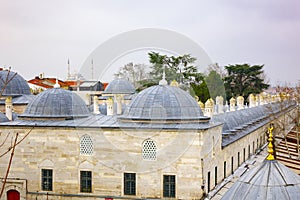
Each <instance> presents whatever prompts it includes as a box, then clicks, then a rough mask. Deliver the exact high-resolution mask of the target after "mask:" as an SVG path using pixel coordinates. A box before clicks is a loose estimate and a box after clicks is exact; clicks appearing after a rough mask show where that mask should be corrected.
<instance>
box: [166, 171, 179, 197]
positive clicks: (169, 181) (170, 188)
mask: <svg viewBox="0 0 300 200" xmlns="http://www.w3.org/2000/svg"><path fill="white" fill-rule="evenodd" d="M175 195H176V178H175V175H164V178H163V196H164V197H175Z"/></svg>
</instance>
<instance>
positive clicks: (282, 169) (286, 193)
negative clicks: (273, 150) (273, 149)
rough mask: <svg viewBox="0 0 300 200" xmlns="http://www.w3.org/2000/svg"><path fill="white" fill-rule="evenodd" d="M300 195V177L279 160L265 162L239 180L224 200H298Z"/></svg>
mask: <svg viewBox="0 0 300 200" xmlns="http://www.w3.org/2000/svg"><path fill="white" fill-rule="evenodd" d="M299 195H300V176H299V175H298V174H296V173H295V172H293V171H292V170H290V169H289V168H287V167H286V166H284V165H283V164H281V163H279V162H278V161H277V160H265V161H264V162H263V163H262V164H261V165H259V166H256V167H255V168H253V169H251V170H250V171H249V172H247V173H246V174H245V175H243V176H242V177H241V178H239V179H238V180H237V181H236V182H235V183H234V184H233V186H232V187H230V189H229V190H228V191H227V192H226V193H225V194H224V195H223V197H222V200H227V199H228V200H240V199H244V200H252V199H257V200H260V199H261V200H265V199H287V200H298V199H299Z"/></svg>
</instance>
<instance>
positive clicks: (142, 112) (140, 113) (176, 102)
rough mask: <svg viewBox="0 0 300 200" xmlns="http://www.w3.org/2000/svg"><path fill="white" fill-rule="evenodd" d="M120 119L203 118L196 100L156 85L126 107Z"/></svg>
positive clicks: (178, 89) (181, 92)
mask: <svg viewBox="0 0 300 200" xmlns="http://www.w3.org/2000/svg"><path fill="white" fill-rule="evenodd" d="M120 118H121V119H134V120H194V119H204V118H205V119H209V118H207V117H204V116H203V113H202V111H201V108H200V107H199V105H198V104H197V102H196V100H195V99H194V98H193V97H192V96H191V95H189V94H188V93H187V92H185V91H184V90H182V89H180V88H178V87H173V86H168V85H156V86H152V87H149V88H147V89H145V90H143V91H141V92H140V93H139V94H138V95H137V96H136V97H135V98H134V99H133V100H132V101H131V102H130V104H129V106H127V107H126V109H125V111H124V114H123V115H122V116H120Z"/></svg>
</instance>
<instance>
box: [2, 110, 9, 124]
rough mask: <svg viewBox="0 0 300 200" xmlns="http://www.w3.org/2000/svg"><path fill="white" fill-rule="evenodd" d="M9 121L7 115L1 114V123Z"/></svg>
mask: <svg viewBox="0 0 300 200" xmlns="http://www.w3.org/2000/svg"><path fill="white" fill-rule="evenodd" d="M8 121H9V119H8V118H7V117H6V115H5V114H4V113H2V112H0V122H8Z"/></svg>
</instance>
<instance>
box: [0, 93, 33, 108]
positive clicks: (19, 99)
mask: <svg viewBox="0 0 300 200" xmlns="http://www.w3.org/2000/svg"><path fill="white" fill-rule="evenodd" d="M34 98H35V95H33V94H23V95H21V96H15V97H13V98H12V103H13V104H14V105H27V104H29V103H30V102H31V101H32V100H33V99H34ZM4 104H5V100H4V99H1V100H0V105H4Z"/></svg>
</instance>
